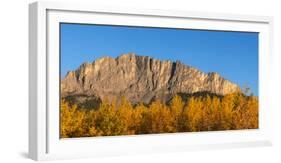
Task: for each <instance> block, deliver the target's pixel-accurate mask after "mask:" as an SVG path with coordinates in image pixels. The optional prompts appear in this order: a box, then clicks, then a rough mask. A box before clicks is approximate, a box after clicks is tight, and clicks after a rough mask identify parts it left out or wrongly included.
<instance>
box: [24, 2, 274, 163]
mask: <svg viewBox="0 0 281 163" xmlns="http://www.w3.org/2000/svg"><path fill="white" fill-rule="evenodd" d="M29 21H30V26H29V72H30V76H29V96H30V98H29V100H30V101H29V156H30V158H32V159H34V160H50V159H67V158H78V157H90V156H92V157H99V156H111V155H120V154H135V153H151V152H169V151H182V150H193V149H212V148H229V147H243V146H260V145H270V144H272V113H273V110H272V107H271V103H270V98H269V97H270V90H271V89H272V88H271V86H270V82H271V79H272V74H271V70H272V64H271V62H272V60H273V57H272V51H271V49H272V23H273V20H272V18H271V17H265V16H245V15H231V14H211V13H200V12H198V13H197V12H185V11H162V10H148V9H122V8H112V7H98V6H95V5H93V4H71V3H54V2H36V3H32V4H30V8H29Z"/></svg>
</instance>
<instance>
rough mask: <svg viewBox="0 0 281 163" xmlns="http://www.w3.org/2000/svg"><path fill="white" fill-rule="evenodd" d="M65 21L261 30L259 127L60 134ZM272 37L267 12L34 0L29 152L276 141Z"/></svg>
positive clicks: (70, 153)
mask: <svg viewBox="0 0 281 163" xmlns="http://www.w3.org/2000/svg"><path fill="white" fill-rule="evenodd" d="M60 22H71V23H93V24H116V25H134V26H153V27H154V26H155V27H176V28H190V29H206V30H229V31H251V32H259V115H260V116H259V126H260V127H259V129H256V130H237V131H216V132H198V133H176V134H155V135H135V136H112V137H111V136H110V137H97V138H95V137H93V138H72V139H60V138H59V114H58V113H59V112H58V109H57V108H58V107H59V103H58V99H59V93H58V92H59V85H58V83H59V82H58V81H59V55H58V52H59V30H58V29H59V26H58V24H59V23H60ZM187 22H188V23H187ZM272 36H273V18H272V17H267V16H247V15H233V14H218V13H204V12H186V11H166V10H165V11H163V10H151V9H132V8H130V9H124V8H115V7H104V6H96V5H94V4H84V3H78V4H77V3H59V2H35V3H32V4H30V6H29V157H30V158H31V159H34V160H53V159H69V158H80V157H99V156H113V155H120V154H134V153H151V152H169V151H183V150H196V149H212V148H233V147H245V146H264V145H271V144H272V141H273V139H272V137H273V131H272V128H273V120H272V117H273V110H272V108H273V107H271V102H270V92H271V90H272V89H273V88H272V87H271V84H270V83H271V79H272V75H273V74H272V73H271V72H272V69H273V67H272V66H273V65H272V61H273V54H272V40H273V39H272ZM50 108H52V109H50ZM54 108H55V109H54Z"/></svg>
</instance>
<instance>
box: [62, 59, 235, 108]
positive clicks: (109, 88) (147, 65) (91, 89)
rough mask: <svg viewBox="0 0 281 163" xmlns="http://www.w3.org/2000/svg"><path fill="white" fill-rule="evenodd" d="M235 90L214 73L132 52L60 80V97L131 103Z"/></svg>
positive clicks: (84, 68) (88, 67)
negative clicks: (91, 98)
mask: <svg viewBox="0 0 281 163" xmlns="http://www.w3.org/2000/svg"><path fill="white" fill-rule="evenodd" d="M238 90H240V88H239V87H238V85H236V84H234V83H232V82H230V81H228V80H226V79H224V78H223V77H221V76H220V75H219V74H218V73H215V72H211V73H207V74H206V73H203V72H202V71H200V70H198V69H196V68H193V67H190V66H188V65H184V64H183V63H181V62H179V61H177V62H172V61H169V60H166V61H160V60H157V59H154V58H151V57H148V56H138V55H135V54H133V53H129V54H123V55H121V56H119V57H117V58H111V57H103V58H100V59H97V60H95V61H94V62H93V63H83V64H82V65H81V66H80V67H79V68H78V69H77V70H75V71H70V72H68V73H67V75H66V76H65V78H64V79H62V81H61V95H62V97H67V96H74V95H83V96H88V97H89V96H94V97H98V98H100V99H102V100H104V99H113V98H115V99H118V98H120V97H122V96H125V97H126V98H127V99H128V100H129V101H131V102H132V103H137V102H144V103H149V102H150V101H151V100H153V99H160V100H164V101H168V100H169V99H170V98H171V97H172V96H173V95H175V94H177V93H187V94H190V93H197V92H208V93H214V94H218V95H226V94H229V93H233V92H235V91H238Z"/></svg>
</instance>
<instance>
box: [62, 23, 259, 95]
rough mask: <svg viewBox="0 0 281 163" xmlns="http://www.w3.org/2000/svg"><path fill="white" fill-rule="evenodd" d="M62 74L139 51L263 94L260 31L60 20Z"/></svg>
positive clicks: (138, 52) (141, 53) (140, 53)
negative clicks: (108, 57)
mask: <svg viewBox="0 0 281 163" xmlns="http://www.w3.org/2000/svg"><path fill="white" fill-rule="evenodd" d="M60 32H61V33H60V35H61V76H62V77H64V76H65V75H66V73H67V72H68V71H70V70H75V69H77V68H78V67H79V66H80V65H81V64H82V63H83V62H93V61H94V60H96V59H97V58H101V57H103V56H111V57H117V56H119V55H120V54H124V53H129V52H134V53H136V54H137V55H143V56H151V57H154V58H156V59H160V60H172V61H177V60H179V61H181V62H183V63H184V64H187V65H190V66H193V67H195V68H198V69H199V70H201V71H203V72H206V73H207V72H218V73H219V74H220V75H221V76H223V77H224V78H226V79H228V80H230V81H232V82H234V83H237V84H238V85H240V86H241V87H244V86H248V87H250V89H251V91H252V92H253V93H254V94H255V95H258V33H250V32H224V31H207V30H187V29H168V28H144V27H125V26H108V25H106V26H103V25H85V24H65V23H63V24H61V31H60Z"/></svg>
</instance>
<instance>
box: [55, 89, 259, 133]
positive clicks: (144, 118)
mask: <svg viewBox="0 0 281 163" xmlns="http://www.w3.org/2000/svg"><path fill="white" fill-rule="evenodd" d="M257 128H258V99H257V97H255V96H246V95H244V94H243V93H240V92H237V93H232V94H228V95H225V96H221V97H218V96H209V95H202V96H201V95H197V96H190V97H188V98H182V97H181V96H179V95H176V96H174V97H173V98H172V100H171V101H170V102H169V103H168V104H165V103H162V102H161V101H159V100H156V101H154V102H152V103H151V104H149V105H144V104H142V103H139V104H136V105H134V106H133V105H132V104H131V103H130V102H129V101H128V100H126V98H125V97H123V98H122V100H121V104H119V105H117V104H116V102H114V101H113V102H108V100H104V101H103V102H102V103H101V104H100V106H99V108H98V109H88V108H87V109H83V108H77V106H76V105H70V104H69V103H67V102H66V101H65V100H61V108H60V137H61V138H72V137H92V136H115V135H134V134H157V133H176V132H198V131H219V130H238V129H257Z"/></svg>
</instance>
